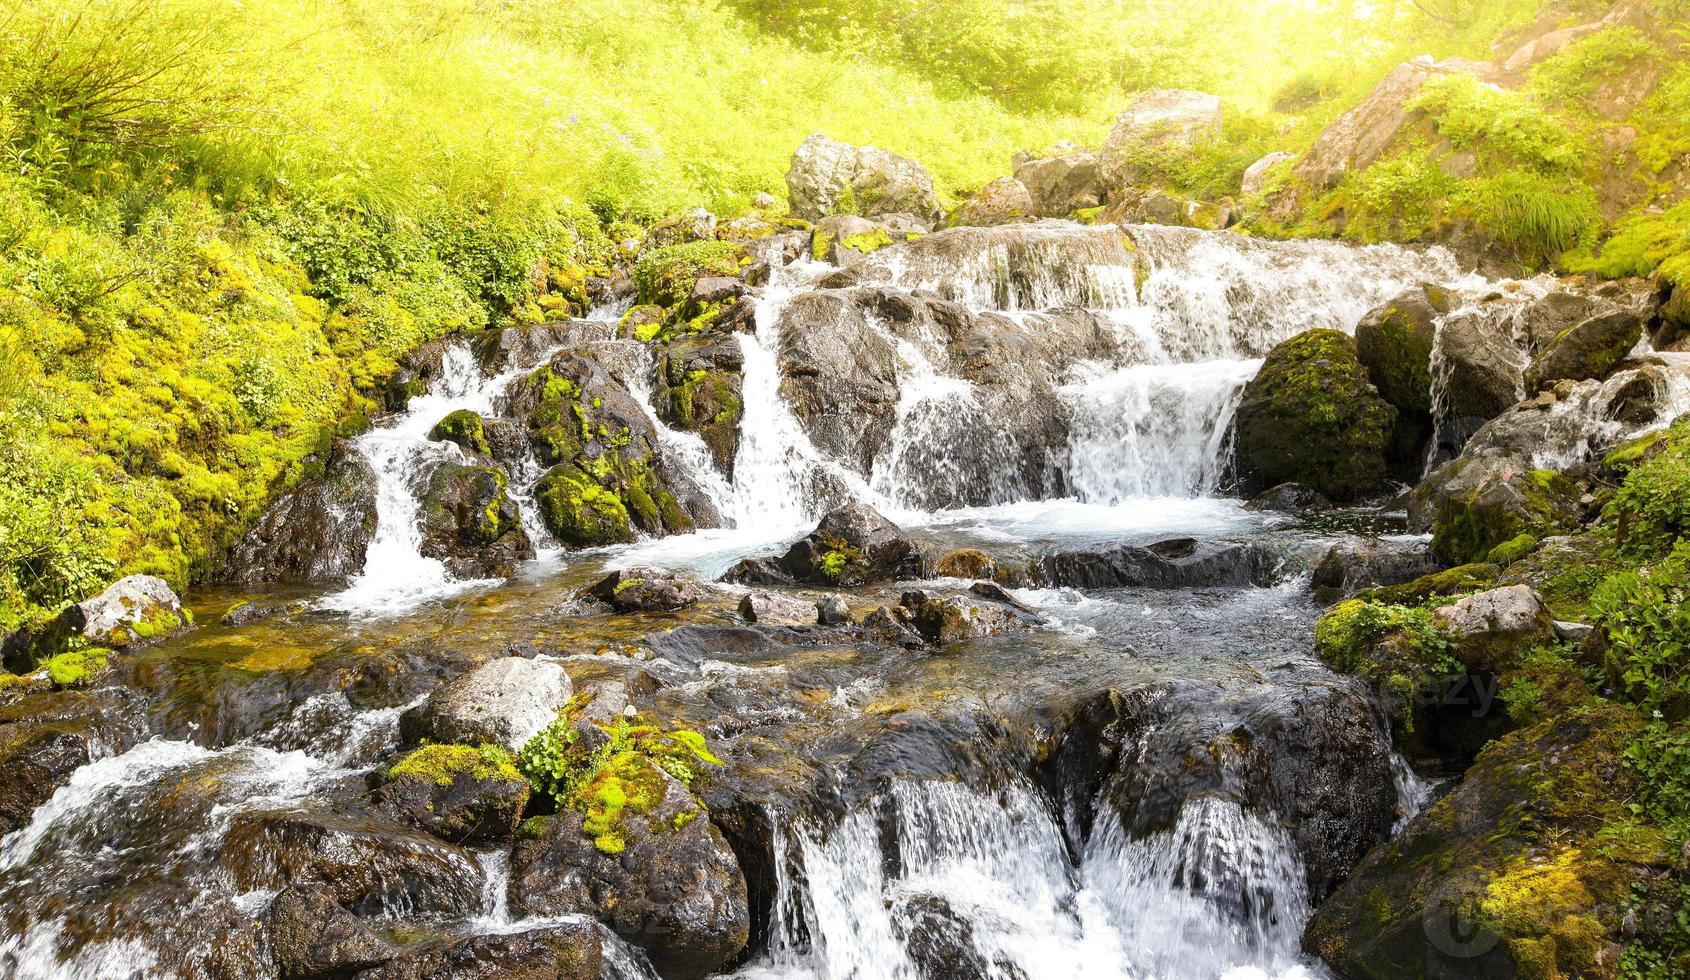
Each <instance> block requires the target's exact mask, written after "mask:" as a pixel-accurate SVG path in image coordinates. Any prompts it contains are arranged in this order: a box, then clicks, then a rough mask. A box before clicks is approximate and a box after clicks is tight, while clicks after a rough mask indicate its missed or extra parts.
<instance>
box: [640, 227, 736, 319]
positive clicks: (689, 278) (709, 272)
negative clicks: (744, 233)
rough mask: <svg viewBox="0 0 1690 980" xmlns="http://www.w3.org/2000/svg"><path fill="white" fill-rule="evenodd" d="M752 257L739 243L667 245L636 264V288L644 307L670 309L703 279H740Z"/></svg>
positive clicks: (689, 293)
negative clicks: (728, 277) (646, 305)
mask: <svg viewBox="0 0 1690 980" xmlns="http://www.w3.org/2000/svg"><path fill="white" fill-rule="evenodd" d="M749 262H750V256H748V255H747V254H746V252H745V249H744V248H743V247H742V246H740V245H739V244H738V243H736V242H721V241H692V242H683V243H680V244H676V245H667V246H664V247H663V248H659V249H655V250H653V251H651V252H648V253H646V254H645V255H642V256H640V259H639V261H638V262H636V263H635V264H634V273H633V279H634V289H635V290H636V294H637V296H638V298H639V302H640V303H642V304H652V305H655V306H662V307H669V306H674V305H676V304H678V303H681V302H684V301H685V300H686V298H687V297H688V296H689V295H691V294H692V287H693V285H694V284H695V283H697V282H698V280H699V279H700V278H701V277H704V276H737V275H739V273H740V270H741V269H743V268H744V267H745V266H746V265H747V264H749Z"/></svg>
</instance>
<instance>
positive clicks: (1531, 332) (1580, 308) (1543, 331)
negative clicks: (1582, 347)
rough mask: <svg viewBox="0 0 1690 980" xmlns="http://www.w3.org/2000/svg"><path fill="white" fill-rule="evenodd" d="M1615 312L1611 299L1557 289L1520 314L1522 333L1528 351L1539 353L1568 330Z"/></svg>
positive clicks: (1534, 301)
mask: <svg viewBox="0 0 1690 980" xmlns="http://www.w3.org/2000/svg"><path fill="white" fill-rule="evenodd" d="M1614 310H1615V306H1614V304H1613V302H1612V301H1610V300H1607V299H1603V298H1601V297H1597V296H1588V295H1585V294H1584V293H1572V292H1566V291H1564V290H1559V289H1557V290H1555V291H1554V292H1550V293H1545V294H1544V295H1543V296H1542V297H1540V298H1538V299H1535V300H1533V301H1531V302H1530V303H1528V304H1526V308H1525V309H1524V310H1522V311H1520V318H1519V321H1518V323H1519V326H1518V332H1519V334H1520V336H1522V337H1524V338H1525V341H1526V344H1527V349H1528V350H1529V351H1530V352H1531V353H1533V354H1536V353H1537V352H1539V351H1541V350H1543V349H1544V348H1545V347H1548V346H1549V345H1550V343H1551V342H1553V341H1554V340H1555V338H1556V337H1559V336H1561V334H1562V333H1563V332H1565V331H1566V330H1567V328H1569V327H1572V326H1575V325H1577V324H1580V323H1583V322H1584V321H1586V320H1588V319H1590V318H1591V317H1595V316H1600V315H1602V314H1603V313H1612V312H1614Z"/></svg>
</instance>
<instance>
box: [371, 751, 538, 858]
mask: <svg viewBox="0 0 1690 980" xmlns="http://www.w3.org/2000/svg"><path fill="white" fill-rule="evenodd" d="M375 802H376V806H377V807H378V808H379V809H382V810H385V811H386V812H388V813H391V814H393V815H394V816H396V817H398V818H400V819H401V820H403V821H405V822H406V823H408V824H410V825H411V826H413V827H416V828H418V829H420V830H424V831H427V832H428V833H430V834H433V835H434V836H436V837H439V838H440V839H441V840H447V841H451V842H452V843H454V844H483V843H488V842H490V841H498V840H508V839H510V837H511V835H513V834H515V833H516V825H517V823H518V822H519V821H520V820H521V819H522V810H523V808H524V807H525V806H527V805H528V781H527V780H526V779H523V778H522V774H521V773H519V772H517V770H516V766H515V765H514V764H513V763H512V761H511V757H510V756H509V755H507V754H506V753H505V752H504V751H503V750H501V749H498V748H494V747H491V746H483V747H481V748H474V747H471V746H468V745H444V744H437V745H425V746H423V747H422V748H420V749H417V750H416V751H414V752H412V753H411V754H410V755H407V756H406V757H405V758H403V759H401V760H400V761H399V762H398V763H397V764H395V765H394V766H393V767H392V768H391V769H389V770H388V771H387V781H386V782H384V783H382V785H381V786H379V787H377V789H376V792H375Z"/></svg>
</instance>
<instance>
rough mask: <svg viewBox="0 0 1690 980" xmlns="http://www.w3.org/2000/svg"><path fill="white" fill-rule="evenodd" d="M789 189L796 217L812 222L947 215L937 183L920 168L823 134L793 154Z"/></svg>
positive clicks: (883, 152) (930, 218)
mask: <svg viewBox="0 0 1690 980" xmlns="http://www.w3.org/2000/svg"><path fill="white" fill-rule="evenodd" d="M786 189H787V201H788V203H789V204H790V205H791V208H792V213H793V214H795V215H797V216H798V217H800V218H807V219H809V220H811V221H814V220H816V219H818V218H824V217H826V216H827V215H830V214H838V213H841V212H849V213H853V214H860V215H863V216H865V217H871V218H872V217H876V216H878V215H883V214H892V213H895V212H900V211H901V212H908V213H909V214H913V215H915V216H916V217H918V218H921V219H922V220H925V221H928V222H934V221H937V220H938V219H939V218H940V216H941V215H942V213H943V212H942V211H941V210H940V208H939V196H938V194H937V193H936V192H935V191H934V189H933V177H932V175H930V174H929V173H928V172H927V171H926V170H925V169H923V168H922V166H921V164H919V163H916V162H915V161H914V160H911V159H909V158H908V157H902V156H899V155H898V154H896V153H891V152H888V151H886V150H882V149H880V148H878V147H874V146H852V145H851V144H849V143H841V142H839V141H838V140H833V139H828V138H827V137H826V136H823V135H822V134H820V133H817V134H815V135H813V136H811V137H809V138H808V139H806V140H805V141H804V142H803V143H801V144H799V146H798V149H797V150H794V151H793V153H792V165H791V167H789V168H788V169H787V171H786Z"/></svg>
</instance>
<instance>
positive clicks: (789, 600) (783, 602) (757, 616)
mask: <svg viewBox="0 0 1690 980" xmlns="http://www.w3.org/2000/svg"><path fill="white" fill-rule="evenodd" d="M739 614H740V615H741V616H744V617H745V619H746V621H747V622H751V623H761V624H763V625H764V626H813V625H815V623H816V605H815V603H812V602H805V601H804V600H802V599H796V598H793V597H792V596H789V595H784V594H782V593H779V592H753V593H751V594H750V595H747V596H746V597H745V598H743V599H741V600H739Z"/></svg>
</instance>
